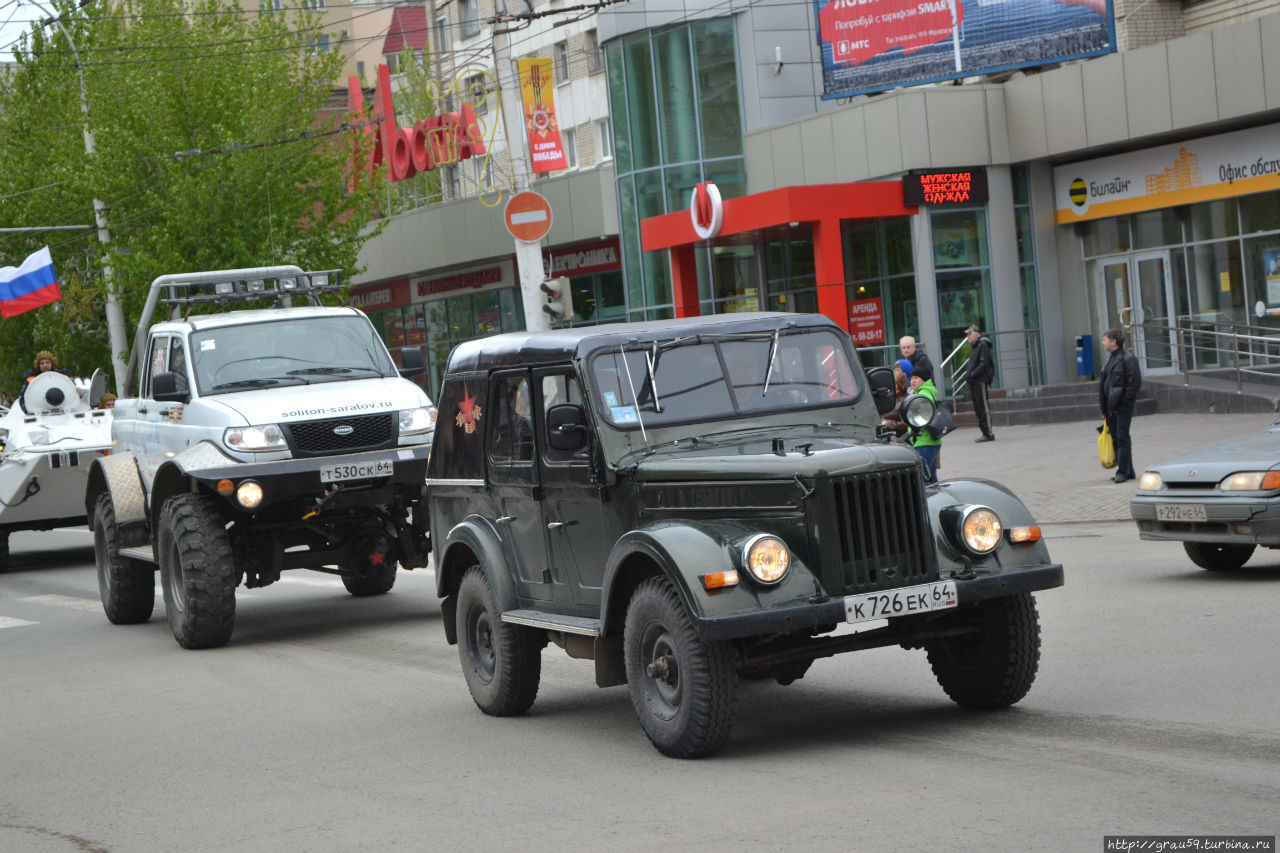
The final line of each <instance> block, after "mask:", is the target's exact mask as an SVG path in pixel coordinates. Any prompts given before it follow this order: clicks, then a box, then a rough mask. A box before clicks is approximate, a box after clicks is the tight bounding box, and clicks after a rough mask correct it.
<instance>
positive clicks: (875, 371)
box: [867, 367, 898, 417]
mask: <svg viewBox="0 0 1280 853" xmlns="http://www.w3.org/2000/svg"><path fill="white" fill-rule="evenodd" d="M867 387H869V388H870V389H871V400H872V401H873V402H874V403H875V404H876V411H877V412H879V413H880V416H881V417H884V416H885V415H887V414H889V413H890V412H892V411H893V407H894V406H896V405H898V393H897V389H896V388H895V387H894V385H893V371H892V370H890V369H889V368H887V367H873V368H871V369H870V370H868V371H867Z"/></svg>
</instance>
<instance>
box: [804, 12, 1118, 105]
mask: <svg viewBox="0 0 1280 853" xmlns="http://www.w3.org/2000/svg"><path fill="white" fill-rule="evenodd" d="M1111 2H1112V0H918V2H909V1H908V2H905V3H904V2H903V0H814V5H815V7H816V11H817V17H818V33H817V36H818V46H819V48H820V49H821V50H822V75H823V91H824V94H823V97H824V98H828V99H830V98H845V97H849V96H851V95H858V94H862V93H865V92H882V91H884V90H886V89H894V88H897V87H899V86H914V85H917V84H919V83H931V82H936V81H939V80H953V79H956V78H958V77H972V76H976V75H980V74H991V73H994V72H997V71H1007V70H1011V69H1014V68H1025V67H1027V66H1032V65H1045V64H1047V63H1051V62H1062V61H1064V60H1067V59H1079V58H1081V57H1086V56H1097V55H1099V54H1103V53H1112V52H1114V51H1115V49H1116V47H1115V41H1116V39H1115V16H1114V13H1113V11H1112V7H1111Z"/></svg>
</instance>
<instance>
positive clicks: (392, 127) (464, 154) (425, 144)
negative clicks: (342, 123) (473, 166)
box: [347, 65, 485, 181]
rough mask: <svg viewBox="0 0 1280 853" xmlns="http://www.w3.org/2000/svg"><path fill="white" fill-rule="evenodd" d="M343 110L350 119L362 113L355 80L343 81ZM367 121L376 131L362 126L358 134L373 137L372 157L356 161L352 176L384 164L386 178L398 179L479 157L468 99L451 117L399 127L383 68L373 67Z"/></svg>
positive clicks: (476, 127)
mask: <svg viewBox="0 0 1280 853" xmlns="http://www.w3.org/2000/svg"><path fill="white" fill-rule="evenodd" d="M347 109H348V110H349V111H350V112H352V113H354V114H355V115H356V116H363V115H364V92H363V90H361V88H360V82H359V81H358V80H357V79H356V78H355V77H352V78H350V79H349V80H348V82H347ZM372 118H373V121H374V122H375V124H374V125H373V127H376V128H377V130H376V132H375V131H374V130H373V127H367V128H365V131H364V132H365V134H366V136H367V135H370V134H372V135H373V155H372V157H370V158H367V159H366V158H363V157H358V158H357V161H356V163H355V167H356V173H357V174H368V173H369V172H370V171H371V170H372V169H373V168H374V167H375V166H378V165H380V164H381V163H383V162H384V161H385V162H386V164H387V180H388V181H403V180H404V179H405V178H411V177H413V176H414V175H416V174H417V173H418V172H429V171H431V170H432V169H434V168H436V167H437V166H440V165H447V164H449V163H457V162H459V161H461V160H466V159H468V158H470V157H476V156H480V155H483V154H484V153H485V148H484V139H483V137H482V136H481V135H480V124H479V122H477V121H476V115H475V111H474V110H473V109H472V107H471V103H470V102H469V101H467V102H464V103H463V104H462V109H461V110H459V111H458V112H456V113H441V114H440V115H438V116H433V117H432V118H427V119H421V120H419V121H417V122H414V124H413V127H400V126H399V125H398V124H397V123H396V108H395V102H394V100H393V99H392V97H391V69H389V68H388V67H387V66H386V65H379V66H378V85H377V87H376V88H375V89H374V95H373V116H372ZM361 160H363V161H364V162H361Z"/></svg>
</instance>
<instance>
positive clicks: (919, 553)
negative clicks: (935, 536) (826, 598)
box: [831, 468, 937, 594]
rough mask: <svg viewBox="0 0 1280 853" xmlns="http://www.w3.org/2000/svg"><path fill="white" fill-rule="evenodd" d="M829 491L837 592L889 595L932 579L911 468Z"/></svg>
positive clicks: (933, 560)
mask: <svg viewBox="0 0 1280 853" xmlns="http://www.w3.org/2000/svg"><path fill="white" fill-rule="evenodd" d="M832 488H833V492H834V494H833V495H832V498H833V500H832V506H833V507H834V509H835V516H836V517H835V524H836V539H837V541H838V543H839V557H840V560H839V565H840V567H841V575H842V577H841V580H842V582H843V587H844V588H843V590H840V592H842V593H844V594H848V593H858V592H868V591H872V590H877V589H893V588H895V587H900V586H910V585H911V584H915V583H922V582H924V581H926V580H930V579H933V578H935V577H936V576H937V555H936V553H935V552H934V548H933V543H932V541H931V538H930V537H931V534H930V528H929V523H928V517H927V515H926V508H925V500H924V485H923V483H922V481H921V478H920V474H919V471H918V469H917V468H897V469H893V470H889V471H881V472H879V473H875V474H861V475H858V476H856V477H847V478H844V479H840V480H835V481H833V482H832ZM831 592H836V591H835V590H831Z"/></svg>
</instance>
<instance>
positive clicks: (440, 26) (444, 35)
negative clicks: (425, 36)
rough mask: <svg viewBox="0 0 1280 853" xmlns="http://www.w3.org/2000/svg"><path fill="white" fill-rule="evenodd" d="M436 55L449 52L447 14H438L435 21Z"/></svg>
mask: <svg viewBox="0 0 1280 853" xmlns="http://www.w3.org/2000/svg"><path fill="white" fill-rule="evenodd" d="M435 37H436V55H437V56H439V55H441V54H444V53H448V52H449V16H448V15H440V16H438V17H437V18H436V23H435Z"/></svg>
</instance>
